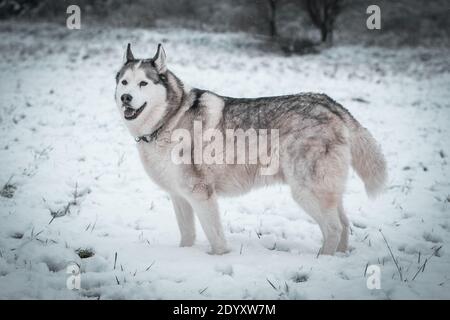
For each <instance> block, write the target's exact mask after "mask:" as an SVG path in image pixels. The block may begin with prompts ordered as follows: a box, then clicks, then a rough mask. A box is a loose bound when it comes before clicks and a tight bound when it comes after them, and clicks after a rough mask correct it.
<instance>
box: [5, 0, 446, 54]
mask: <svg viewBox="0 0 450 320" xmlns="http://www.w3.org/2000/svg"><path fill="white" fill-rule="evenodd" d="M71 4H77V5H79V6H80V7H81V9H82V15H83V17H82V19H83V23H85V24H89V25H106V26H108V27H128V28H133V27H141V28H147V29H151V28H155V27H159V28H165V27H179V28H187V29H195V30H201V31H211V32H247V33H249V34H252V35H255V36H260V37H266V38H267V41H268V43H269V44H272V45H274V47H275V48H280V49H281V50H283V51H285V52H288V53H291V52H296V53H297V52H298V53H302V51H303V50H306V51H308V49H309V48H311V47H312V48H314V47H315V46H317V45H318V44H320V43H321V42H325V43H327V44H328V45H330V44H364V45H381V46H418V45H433V46H443V45H445V46H448V44H449V39H450V36H449V35H450V21H449V19H448V15H449V13H450V11H449V10H450V5H449V2H448V1H447V0H434V1H421V0H397V1H389V0H379V1H376V3H374V1H369V0H221V1H210V0H135V1H121V0H92V1H88V0H78V1H75V2H74V1H72V0H61V1H55V0H0V19H14V21H18V20H24V21H45V22H57V23H65V19H66V16H65V15H64V14H61V13H63V12H65V10H66V8H67V7H68V6H69V5H71ZM371 4H376V5H378V6H380V7H381V8H382V10H381V16H382V28H381V30H378V31H376V33H374V32H371V31H370V30H368V29H367V28H366V23H365V22H366V19H367V17H368V15H367V14H366V8H367V7H368V6H369V5H371ZM375 35H376V36H375Z"/></svg>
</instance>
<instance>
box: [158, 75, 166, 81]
mask: <svg viewBox="0 0 450 320" xmlns="http://www.w3.org/2000/svg"><path fill="white" fill-rule="evenodd" d="M159 79H161V81H162V82H166V80H167V77H166V76H165V75H163V74H160V75H159Z"/></svg>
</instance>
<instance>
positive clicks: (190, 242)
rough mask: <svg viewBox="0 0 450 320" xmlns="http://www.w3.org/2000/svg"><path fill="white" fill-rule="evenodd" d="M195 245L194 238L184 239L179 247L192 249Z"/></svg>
mask: <svg viewBox="0 0 450 320" xmlns="http://www.w3.org/2000/svg"><path fill="white" fill-rule="evenodd" d="M194 243H195V237H186V238H182V239H181V240H180V247H192V246H193V245H194Z"/></svg>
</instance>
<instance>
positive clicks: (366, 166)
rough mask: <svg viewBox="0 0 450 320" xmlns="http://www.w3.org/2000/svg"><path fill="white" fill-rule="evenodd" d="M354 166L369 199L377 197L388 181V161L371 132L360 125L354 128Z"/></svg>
mask: <svg viewBox="0 0 450 320" xmlns="http://www.w3.org/2000/svg"><path fill="white" fill-rule="evenodd" d="M352 129H353V130H351V131H352V133H351V154H352V166H353V168H354V169H355V171H356V173H357V174H358V176H359V177H360V178H361V179H362V180H363V182H364V185H365V187H366V192H367V195H368V196H369V197H375V196H376V195H377V194H379V193H380V192H381V191H383V188H384V186H385V183H386V180H387V170H386V160H385V159H384V156H383V154H382V153H381V149H380V147H379V146H378V144H377V142H376V141H375V139H374V138H373V137H372V135H371V134H370V132H369V131H368V130H367V129H366V128H363V127H362V126H360V125H359V124H358V125H356V126H355V127H353V128H352Z"/></svg>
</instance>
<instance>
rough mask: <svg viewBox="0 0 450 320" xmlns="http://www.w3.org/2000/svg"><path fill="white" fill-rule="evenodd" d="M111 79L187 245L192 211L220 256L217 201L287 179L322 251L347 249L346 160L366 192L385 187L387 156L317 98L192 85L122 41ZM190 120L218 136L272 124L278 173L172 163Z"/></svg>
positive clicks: (223, 247) (161, 58)
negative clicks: (228, 93) (316, 230)
mask: <svg viewBox="0 0 450 320" xmlns="http://www.w3.org/2000/svg"><path fill="white" fill-rule="evenodd" d="M116 82H117V86H116V91H115V100H116V104H117V107H118V108H119V110H120V113H121V116H122V117H124V120H125V123H126V125H127V127H128V129H129V131H130V132H131V134H132V135H133V136H134V137H135V138H136V141H138V142H137V148H138V150H139V155H140V158H141V161H142V163H143V166H144V168H145V170H146V172H147V174H148V175H149V176H150V178H151V179H152V180H153V181H154V182H155V183H156V184H157V185H158V186H160V187H161V188H162V189H164V190H165V191H167V192H168V193H169V195H170V197H171V199H172V202H173V207H174V211H175V214H176V218H177V221H178V226H179V229H180V233H181V242H180V246H192V245H193V244H194V241H195V223H194V214H196V215H197V217H198V219H199V221H200V224H201V226H202V228H203V230H204V232H205V234H206V236H207V238H208V240H209V243H210V245H211V249H212V250H211V253H213V254H224V253H226V252H228V251H229V249H228V246H227V242H226V239H225V235H224V231H223V227H222V223H221V219H220V215H219V208H218V203H217V198H218V197H219V196H232V195H242V194H244V193H246V192H248V191H250V190H251V189H253V188H256V187H260V186H266V185H271V184H275V183H281V184H287V185H289V187H290V190H291V193H292V197H293V198H294V200H295V201H296V202H297V203H298V204H299V206H300V207H301V208H303V210H304V211H305V212H306V213H308V214H309V215H310V216H311V217H312V218H313V219H314V220H315V221H316V222H317V223H318V225H319V227H320V230H321V231H322V235H323V245H322V249H321V253H322V254H330V255H332V254H334V253H335V252H336V251H341V252H345V251H346V250H347V249H348V237H349V221H348V219H347V216H346V214H345V211H344V207H343V203H342V196H343V193H344V191H345V185H346V181H347V177H348V173H349V168H350V166H352V167H353V168H354V170H355V171H356V172H357V174H358V175H359V177H360V178H361V179H362V180H363V181H364V184H365V188H366V191H367V193H368V195H369V196H375V195H377V194H378V193H379V192H381V191H382V190H383V187H384V184H385V182H386V179H387V172H386V162H385V159H384V157H383V154H382V153H381V150H380V147H379V146H378V144H377V142H376V141H375V139H374V138H373V137H372V135H371V134H370V132H369V131H368V130H367V129H365V128H364V127H362V126H361V124H360V123H359V122H358V121H357V120H355V119H354V118H353V117H352V115H351V114H350V113H349V112H348V111H347V110H346V109H345V108H344V107H342V106H341V105H340V104H338V103H337V102H335V101H334V100H332V99H331V98H329V97H328V96H326V95H324V94H316V93H302V94H296V95H286V96H277V97H262V98H255V99H241V98H230V97H224V96H220V95H218V94H215V93H213V92H210V91H205V90H199V89H195V88H190V87H188V86H186V85H184V84H183V82H182V81H181V80H180V79H178V78H177V77H176V76H175V75H174V74H173V73H172V72H171V71H170V70H169V69H168V68H167V65H166V54H165V52H164V49H163V48H162V46H161V45H159V46H158V49H157V52H156V55H155V56H154V57H153V58H151V59H135V58H134V56H133V54H132V52H131V49H130V45H128V47H127V50H126V53H125V56H124V62H123V65H122V67H121V68H120V71H119V72H118V73H117V77H116ZM196 120H197V121H201V122H202V124H203V127H204V128H205V129H206V128H215V129H219V130H221V131H223V132H224V131H225V129H243V130H247V129H249V128H254V129H260V128H263V129H278V130H279V161H280V162H279V169H278V171H277V173H276V174H274V175H271V176H262V175H260V174H259V169H260V164H247V163H246V164H220V165H218V164H212V165H207V164H175V163H173V161H172V160H171V151H172V148H173V147H174V145H175V143H176V142H174V141H172V140H171V133H172V132H173V131H174V130H175V129H179V128H183V129H187V130H189V131H190V132H191V133H193V123H194V121H196ZM194 139H195V137H194ZM192 163H193V162H192Z"/></svg>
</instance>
